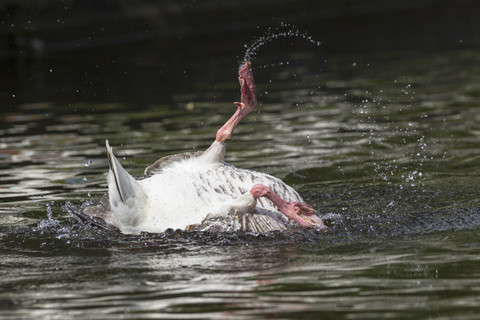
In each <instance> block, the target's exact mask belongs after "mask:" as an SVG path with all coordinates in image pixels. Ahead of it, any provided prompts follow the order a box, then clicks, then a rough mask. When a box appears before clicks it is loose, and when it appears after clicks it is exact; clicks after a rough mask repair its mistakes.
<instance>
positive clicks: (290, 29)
mask: <svg viewBox="0 0 480 320" xmlns="http://www.w3.org/2000/svg"><path fill="white" fill-rule="evenodd" d="M289 38H299V39H305V40H306V41H307V42H309V43H311V44H313V45H315V46H317V47H318V46H320V45H321V42H320V41H316V40H314V39H313V38H312V37H311V36H309V35H308V34H307V33H306V32H304V31H300V30H299V29H298V28H297V27H296V26H294V25H292V24H289V23H284V22H281V23H280V26H278V27H269V28H268V29H267V31H265V33H264V34H263V35H261V36H260V37H258V38H256V39H254V40H253V41H252V42H251V43H250V44H248V45H247V44H245V45H244V47H245V54H244V57H243V60H242V64H243V63H245V62H247V61H251V60H252V59H253V58H254V57H255V56H256V55H257V53H258V50H259V49H260V48H261V47H262V46H264V45H266V44H267V43H270V42H272V41H274V40H278V39H289ZM282 64H283V62H282ZM285 64H289V62H288V61H287V62H285Z"/></svg>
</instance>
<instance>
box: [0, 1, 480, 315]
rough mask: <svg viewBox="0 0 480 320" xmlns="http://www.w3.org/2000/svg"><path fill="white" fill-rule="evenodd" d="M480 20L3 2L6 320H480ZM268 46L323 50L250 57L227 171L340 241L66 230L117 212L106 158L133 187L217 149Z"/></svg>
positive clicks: (251, 4)
mask: <svg viewBox="0 0 480 320" xmlns="http://www.w3.org/2000/svg"><path fill="white" fill-rule="evenodd" d="M479 9H480V8H479V4H478V3H477V2H476V1H467V0H466V1H457V2H447V1H407V2H398V1H321V2H318V1H296V2H288V1H262V2H259V1H224V2H216V1H190V2H183V3H181V2H174V1H172V2H169V1H162V2H161V3H157V2H156V1H130V2H126V1H74V0H72V1H63V2H53V1H40V0H39V1H30V2H27V1H4V2H2V4H0V12H1V19H0V34H1V42H0V68H1V70H2V76H1V77H0V106H1V114H0V252H1V254H2V259H1V261H0V275H1V277H0V311H1V312H0V318H2V319H29V318H34V317H35V318H47V319H55V318H59V319H73V318H99V319H109V318H116V319H118V318H119V317H121V318H132V319H138V318H188V319H191V318H222V319H223V318H233V319H243V318H248V319H251V318H266V317H273V318H291V319H299V318H318V317H327V318H338V319H343V318H359V319H366V318H381V319H384V318H387V317H389V318H398V319H401V318H405V317H414V318H435V319H437V318H438V319H440V318H449V319H454V318H458V319H475V318H476V315H477V314H478V311H479V310H478V309H479V308H478V301H479V288H480V284H479V281H478V278H479V275H478V267H477V262H478V260H479V259H480V250H479V248H480V242H479V240H478V230H479V226H480V209H479V208H480V204H479V189H478V181H479V176H480V169H479V154H480V144H479V134H480V125H479V124H480V116H479V113H478V106H479V102H478V101H479V97H480V94H479V92H480V67H479V66H480V58H479V57H480V55H479V54H480V51H479V45H480V42H479V37H478V35H477V32H476V30H478V29H479V27H480V17H479V16H478V15H477V14H476V13H477V12H479ZM286 24H290V25H289V26H285V25H286ZM282 25H284V26H283V27H282ZM292 25H295V27H293V26H292ZM268 28H272V30H274V31H275V32H277V30H278V32H282V31H285V30H296V28H298V30H300V31H301V32H302V33H303V32H306V33H307V34H308V35H309V36H311V37H312V39H314V41H313V42H315V43H312V41H307V40H306V39H304V38H303V37H301V36H291V37H283V38H281V39H277V40H274V41H271V42H268V43H266V44H265V45H263V46H261V47H259V48H258V51H257V52H256V54H255V55H254V56H253V57H252V58H253V65H254V74H255V78H256V82H257V89H258V92H257V93H258V96H259V108H258V110H257V112H256V113H253V114H251V115H250V116H249V117H247V118H246V119H245V121H244V122H242V124H241V126H240V127H239V128H238V129H237V130H236V132H235V136H234V139H233V140H232V141H230V142H229V144H228V153H227V160H228V161H229V162H231V163H233V164H234V165H236V166H239V167H244V168H250V169H255V170H259V171H264V172H267V173H270V174H273V175H276V176H278V177H279V178H282V179H284V180H285V181H286V182H287V183H289V184H291V185H293V186H295V187H296V188H297V189H298V190H299V191H300V193H301V194H302V195H303V196H304V198H305V199H306V200H307V202H308V203H310V204H312V205H313V206H314V208H315V209H317V210H318V211H319V213H320V215H321V216H322V217H323V218H324V219H325V221H326V222H327V223H328V224H329V226H330V227H331V228H332V232H331V233H330V234H327V235H324V234H321V235H319V234H316V233H315V232H309V231H299V230H296V231H291V232H288V233H285V234H270V235H243V234H233V235H225V234H196V233H182V232H167V233H165V234H161V235H142V236H140V237H127V236H121V235H116V234H110V233H105V232H101V231H99V230H96V229H94V228H91V227H87V226H83V225H82V224H80V223H79V222H78V221H76V220H75V219H73V218H71V217H70V216H69V215H68V213H67V212H66V210H65V209H64V208H63V204H64V203H65V202H66V201H71V202H73V203H75V204H77V205H82V204H85V203H86V202H88V201H89V200H91V199H94V198H96V197H99V196H100V195H101V194H103V192H105V189H106V183H105V177H106V172H107V170H108V165H107V162H106V159H105V158H106V157H105V151H104V141H105V139H107V138H108V139H109V140H110V142H111V144H112V145H113V146H114V148H115V150H116V152H117V154H118V155H119V156H120V159H121V161H122V163H123V164H124V165H125V167H126V168H127V169H128V170H129V171H130V172H131V173H132V174H133V175H135V176H136V177H141V176H142V173H143V168H144V167H146V166H147V165H150V164H151V163H153V162H154V161H155V160H156V159H158V158H160V157H161V156H165V155H168V154H172V153H179V152H184V151H190V150H193V149H204V148H206V147H208V145H209V144H210V143H211V141H212V140H213V138H214V134H215V132H216V130H217V129H218V127H219V126H220V125H221V124H222V123H223V122H224V121H225V120H226V119H227V118H228V117H229V116H230V115H231V113H232V112H233V110H234V109H233V107H232V105H231V103H232V101H236V100H237V99H238V95H239V88H238V82H237V80H236V76H237V75H236V74H237V68H238V65H239V63H240V61H242V60H243V59H244V54H245V51H246V48H247V47H248V46H249V45H250V44H251V43H252V41H254V39H257V38H258V37H260V36H261V35H262V34H264V33H265V32H266V30H267V29H268ZM316 42H321V45H317V44H316Z"/></svg>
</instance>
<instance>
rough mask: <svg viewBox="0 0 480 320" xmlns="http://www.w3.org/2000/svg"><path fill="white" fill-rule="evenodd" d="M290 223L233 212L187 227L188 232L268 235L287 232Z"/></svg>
mask: <svg viewBox="0 0 480 320" xmlns="http://www.w3.org/2000/svg"><path fill="white" fill-rule="evenodd" d="M288 227H289V224H288V222H285V221H283V220H282V219H275V218H274V217H272V216H270V215H268V214H263V213H260V212H258V211H256V210H255V211H254V212H253V213H246V214H238V213H237V212H235V211H234V210H232V211H231V212H230V213H229V214H228V216H226V217H215V218H212V219H207V220H205V221H204V222H202V223H201V224H194V225H190V226H188V227H187V231H208V232H228V231H243V232H254V233H266V232H271V231H279V230H286V229H287V228H288Z"/></svg>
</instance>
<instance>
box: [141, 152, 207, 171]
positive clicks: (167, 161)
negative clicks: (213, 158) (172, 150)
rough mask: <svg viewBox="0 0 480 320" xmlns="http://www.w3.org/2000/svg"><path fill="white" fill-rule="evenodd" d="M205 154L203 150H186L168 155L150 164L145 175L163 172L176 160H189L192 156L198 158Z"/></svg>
mask: <svg viewBox="0 0 480 320" xmlns="http://www.w3.org/2000/svg"><path fill="white" fill-rule="evenodd" d="M202 154H203V151H196V152H186V153H180V154H174V155H170V156H166V157H163V158H160V159H158V160H157V161H155V163H153V164H152V165H151V166H148V167H147V168H146V169H145V176H146V177H150V176H153V175H155V174H159V173H161V172H162V171H163V170H164V169H165V168H167V167H169V166H170V165H172V164H173V163H175V162H178V161H182V160H187V159H191V158H197V157H199V156H201V155H202Z"/></svg>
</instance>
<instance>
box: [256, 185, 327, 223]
mask: <svg viewBox="0 0 480 320" xmlns="http://www.w3.org/2000/svg"><path fill="white" fill-rule="evenodd" d="M250 193H251V194H252V196H253V197H254V198H255V199H258V198H260V197H265V198H267V199H269V200H270V201H272V202H273V204H274V205H275V206H276V207H277V208H278V210H280V211H281V212H282V213H283V214H284V215H286V216H287V217H289V218H290V219H293V220H295V221H296V222H298V223H299V224H300V225H301V226H303V227H313V228H316V229H323V228H327V227H326V226H325V224H324V223H323V221H322V219H320V218H319V217H318V216H317V215H316V211H315V210H314V209H313V208H312V207H311V206H309V205H308V204H301V203H300V202H286V201H285V200H283V199H282V198H280V197H279V196H278V195H277V194H276V193H275V192H273V190H272V189H270V188H269V187H266V186H264V185H262V184H256V185H254V186H253V187H252V189H251V190H250Z"/></svg>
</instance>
